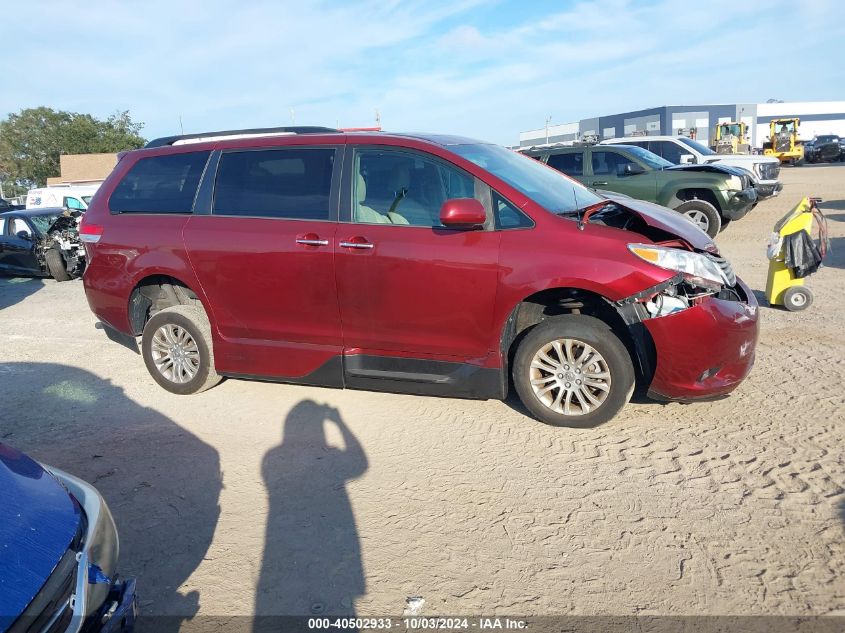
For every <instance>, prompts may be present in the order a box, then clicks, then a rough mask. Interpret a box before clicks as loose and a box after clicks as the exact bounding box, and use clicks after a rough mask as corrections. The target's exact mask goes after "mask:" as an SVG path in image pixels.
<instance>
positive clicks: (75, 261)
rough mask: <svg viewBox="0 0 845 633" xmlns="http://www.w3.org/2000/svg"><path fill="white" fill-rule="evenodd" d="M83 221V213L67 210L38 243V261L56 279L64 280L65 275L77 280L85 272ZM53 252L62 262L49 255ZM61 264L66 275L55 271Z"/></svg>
mask: <svg viewBox="0 0 845 633" xmlns="http://www.w3.org/2000/svg"><path fill="white" fill-rule="evenodd" d="M81 221H82V212H80V211H68V210H66V211H65V212H64V213H62V215H60V216H59V217H58V218H57V219H56V220H55V221H54V222H53V223H52V224H51V225H50V226H49V228H48V229H47V230H46V231H45V233H44V235H43V236H42V237H41V239H40V240H38V242H37V243H36V246H35V251H36V256H37V257H38V261H39V262H40V263H41V266H42V267H43V268H44V270H45V271H46V272H48V273H50V274H51V275H52V276H53V277H55V278H56V279H63V278H64V277H65V275H66V276H67V277H70V278H72V279H75V278H77V277H81V276H82V273H83V272H85V262H86V259H85V249H84V248H83V246H82V242H81V241H80V239H79V224H80V222H81ZM51 251H53V252H58V253H59V254H60V256H61V262H59V261H58V259H56V258H55V257H54V256H50V255H48V253H49V252H51ZM60 264H61V265H62V266H63V269H64V270H63V272H64V273H65V275H61V274H60V273H61V272H62V271H59V270H55V269H54V267H56V266H58V265H60Z"/></svg>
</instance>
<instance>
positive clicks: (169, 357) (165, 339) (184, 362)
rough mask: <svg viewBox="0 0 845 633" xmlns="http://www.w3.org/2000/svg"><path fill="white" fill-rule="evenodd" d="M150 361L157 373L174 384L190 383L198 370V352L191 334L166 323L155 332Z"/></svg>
mask: <svg viewBox="0 0 845 633" xmlns="http://www.w3.org/2000/svg"><path fill="white" fill-rule="evenodd" d="M151 353H152V359H153V363H154V364H155V367H156V369H157V370H158V372H159V373H160V374H161V375H162V376H164V377H165V378H166V379H167V380H169V381H171V382H175V383H180V384H182V383H186V382H190V381H191V380H192V379H193V378H194V377H195V376H196V375H197V372H198V371H199V368H200V351H199V347H198V346H197V342H196V341H195V340H194V337H193V336H191V333H190V332H188V330H186V329H185V328H183V327H180V326H178V325H174V324H172V323H166V324H164V325H162V326H161V327H160V328H158V329H157V330H156V331H155V334H154V335H153V340H152V348H151Z"/></svg>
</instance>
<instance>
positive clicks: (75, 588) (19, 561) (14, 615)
mask: <svg viewBox="0 0 845 633" xmlns="http://www.w3.org/2000/svg"><path fill="white" fill-rule="evenodd" d="M117 557H118V539H117V530H116V529H115V525H114V520H113V519H112V516H111V512H110V511H109V508H108V506H107V505H106V502H105V501H103V498H102V497H101V496H100V493H98V492H97V490H96V489H94V488H93V487H92V486H91V485H90V484H88V483H86V482H84V481H82V480H81V479H78V478H76V477H73V476H72V475H68V474H67V473H64V472H62V471H60V470H58V469H56V468H52V467H50V466H43V465H41V464H39V463H38V462H36V461H34V460H32V459H30V458H29V457H27V456H26V455H24V454H23V453H20V452H19V451H16V450H15V449H13V448H11V447H9V446H6V445H4V444H0V633H77V632H83V633H95V632H96V633H111V632H114V631H127V632H128V631H132V629H133V627H134V625H135V617H136V615H137V607H136V601H135V581H134V580H121V579H119V578H118V576H117V575H116V573H115V567H116V565H117Z"/></svg>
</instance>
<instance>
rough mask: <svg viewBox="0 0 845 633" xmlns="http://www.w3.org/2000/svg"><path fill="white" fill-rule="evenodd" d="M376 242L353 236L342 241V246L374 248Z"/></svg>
mask: <svg viewBox="0 0 845 633" xmlns="http://www.w3.org/2000/svg"><path fill="white" fill-rule="evenodd" d="M373 246H374V244H372V243H370V242H368V241H367V239H366V238H364V237H360V236H356V237H352V238H350V239H348V240H346V241H343V242H340V247H341V248H360V249H368V248H372V247H373Z"/></svg>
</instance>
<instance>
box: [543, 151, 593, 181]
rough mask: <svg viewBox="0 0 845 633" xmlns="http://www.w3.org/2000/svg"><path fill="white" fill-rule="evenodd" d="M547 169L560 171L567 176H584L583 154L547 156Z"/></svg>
mask: <svg viewBox="0 0 845 633" xmlns="http://www.w3.org/2000/svg"><path fill="white" fill-rule="evenodd" d="M548 164H549V167H554V168H555V169H557V170H558V171H562V172H563V173H564V174H566V175H567V176H583V175H584V155H583V154H577V153H573V154H552V155H551V156H549V163H548Z"/></svg>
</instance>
